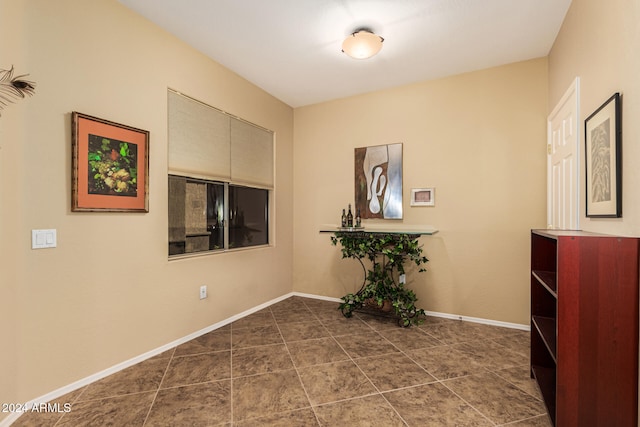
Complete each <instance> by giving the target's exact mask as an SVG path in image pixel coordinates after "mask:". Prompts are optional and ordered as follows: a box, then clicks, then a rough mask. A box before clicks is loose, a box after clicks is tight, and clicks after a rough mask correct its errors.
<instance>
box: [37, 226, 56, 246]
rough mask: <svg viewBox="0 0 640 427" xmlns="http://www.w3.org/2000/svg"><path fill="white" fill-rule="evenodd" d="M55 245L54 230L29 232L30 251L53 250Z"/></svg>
mask: <svg viewBox="0 0 640 427" xmlns="http://www.w3.org/2000/svg"><path fill="white" fill-rule="evenodd" d="M57 243H58V238H57V233H56V230H55V229H49V230H31V249H45V248H55V247H56V245H57Z"/></svg>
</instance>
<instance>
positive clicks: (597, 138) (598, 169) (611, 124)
mask: <svg viewBox="0 0 640 427" xmlns="http://www.w3.org/2000/svg"><path fill="white" fill-rule="evenodd" d="M584 140H585V171H586V179H587V186H586V199H587V200H586V202H587V206H586V208H587V210H586V215H587V216H588V217H592V218H619V217H621V216H622V123H621V107H620V94H619V93H615V94H614V95H613V96H612V97H611V98H609V99H608V100H607V101H606V102H605V103H604V104H602V105H601V106H600V107H599V108H598V109H597V110H596V111H594V112H593V114H591V115H590V116H589V117H587V119H586V120H585V121H584Z"/></svg>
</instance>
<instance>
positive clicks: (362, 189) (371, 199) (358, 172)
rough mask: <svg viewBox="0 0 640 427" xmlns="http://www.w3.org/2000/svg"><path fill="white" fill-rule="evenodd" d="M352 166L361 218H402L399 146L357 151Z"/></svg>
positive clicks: (383, 146)
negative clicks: (353, 166)
mask: <svg viewBox="0 0 640 427" xmlns="http://www.w3.org/2000/svg"><path fill="white" fill-rule="evenodd" d="M354 163H355V204H356V211H358V210H359V211H360V217H361V218H363V219H366V218H380V219H402V144H401V143H399V144H388V145H376V146H372V147H361V148H356V149H355V156H354Z"/></svg>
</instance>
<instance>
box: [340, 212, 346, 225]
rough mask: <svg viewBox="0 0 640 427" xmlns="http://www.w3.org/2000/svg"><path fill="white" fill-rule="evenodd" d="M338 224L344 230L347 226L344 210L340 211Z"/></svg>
mask: <svg viewBox="0 0 640 427" xmlns="http://www.w3.org/2000/svg"><path fill="white" fill-rule="evenodd" d="M340 224H341V227H342V228H345V227H346V226H347V214H346V213H345V212H344V209H342V220H341V222H340Z"/></svg>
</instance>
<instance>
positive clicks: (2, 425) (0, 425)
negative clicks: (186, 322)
mask: <svg viewBox="0 0 640 427" xmlns="http://www.w3.org/2000/svg"><path fill="white" fill-rule="evenodd" d="M292 295H294V293H291V292H290V293H288V294H285V295H282V296H280V297H278V298H274V299H272V300H270V301H267V302H265V303H263V304H260V305H258V306H256V307H253V308H250V309H249V310H245V311H243V312H242V313H239V314H236V315H235V316H231V317H229V318H227V319H225V320H223V321H220V322H218V323H214V324H213V325H211V326H207V327H206V328H204V329H200V330H199V331H196V332H193V333H191V334H189V335H187V336H184V337H182V338H179V339H177V340H175V341H172V342H170V343H168V344H165V345H163V346H161V347H158V348H155V349H153V350H150V351H148V352H146V353H143V354H141V355H139V356H136V357H133V358H131V359H129V360H125V361H124V362H121V363H118V364H117V365H114V366H112V367H110V368H107V369H105V370H103V371H100V372H97V373H95V374H93V375H89V376H88V377H85V378H82V379H81V380H78V381H76V382H73V383H71V384H68V385H66V386H64V387H60V388H59V389H57V390H54V391H52V392H49V393H47V394H44V395H42V396H40V397H38V398H36V399H33V400H30V401H28V402H27V403H26V404H25V407H26V408H27V409H31V408H32V407H33V406H35V405H39V404H40V403H46V402H50V401H52V400H54V399H57V398H59V397H61V396H64V395H65V394H67V393H70V392H72V391H75V390H77V389H79V388H82V387H84V386H87V385H89V384H91V383H92V382H95V381H98V380H101V379H102V378H105V377H107V376H109V375H112V374H115V373H116V372H120V371H122V370H123V369H126V368H129V367H131V366H133V365H136V364H138V363H140V362H142V361H145V360H147V359H149V358H151V357H153V356H157V355H158V354H161V353H164V352H165V351H167V350H170V349H172V348H173V347H176V346H178V345H180V344H184V343H186V342H187V341H191V340H192V339H194V338H198V337H199V336H201V335H204V334H206V333H208V332H211V331H214V330H216V329H218V328H221V327H223V326H225V325H228V324H229V323H232V322H235V321H236V320H238V319H242V318H243V317H246V316H248V315H250V314H252V313H255V312H256V311H260V310H262V309H263V308H267V307H269V306H270V305H273V304H275V303H277V302H280V301H282V300H284V299H287V298H289V297H290V296H292ZM20 415H22V413H11V414H10V415H9V416H8V417H7V418H5V419H3V420H2V421H0V427H9V426H10V425H11V424H12V423H13V422H15V421H16V420H17V419H18V418H19V417H20Z"/></svg>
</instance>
